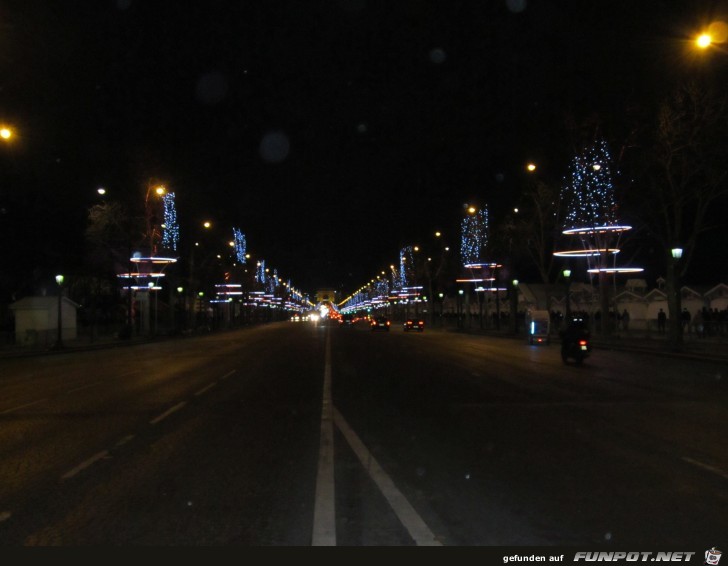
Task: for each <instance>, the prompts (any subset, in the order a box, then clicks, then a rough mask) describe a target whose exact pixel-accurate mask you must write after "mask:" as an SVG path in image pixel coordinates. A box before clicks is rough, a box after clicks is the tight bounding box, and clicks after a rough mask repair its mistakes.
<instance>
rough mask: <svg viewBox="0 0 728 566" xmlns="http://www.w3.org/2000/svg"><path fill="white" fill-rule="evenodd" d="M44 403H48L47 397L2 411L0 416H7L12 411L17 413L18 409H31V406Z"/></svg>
mask: <svg viewBox="0 0 728 566" xmlns="http://www.w3.org/2000/svg"><path fill="white" fill-rule="evenodd" d="M46 401H48V398H47V397H46V398H45V399H39V400H38V401H32V402H30V403H26V404H25V405H18V406H17V407H13V408H12V409H5V410H4V411H2V412H0V415H7V414H9V413H12V412H14V411H19V410H20V409H25V408H27V407H32V406H33V405H38V404H39V403H45V402H46Z"/></svg>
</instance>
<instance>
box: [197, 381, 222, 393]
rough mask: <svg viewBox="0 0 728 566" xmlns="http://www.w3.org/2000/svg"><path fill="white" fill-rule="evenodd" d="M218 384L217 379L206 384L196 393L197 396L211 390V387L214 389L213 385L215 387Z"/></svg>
mask: <svg viewBox="0 0 728 566" xmlns="http://www.w3.org/2000/svg"><path fill="white" fill-rule="evenodd" d="M216 385H217V382H216V381H213V382H212V383H211V384H210V385H206V386H205V387H203V388H202V389H200V390H199V391H198V392H197V393H195V397H199V396H200V395H202V394H203V393H204V392H205V391H209V390H210V389H212V388H213V387H215V386H216Z"/></svg>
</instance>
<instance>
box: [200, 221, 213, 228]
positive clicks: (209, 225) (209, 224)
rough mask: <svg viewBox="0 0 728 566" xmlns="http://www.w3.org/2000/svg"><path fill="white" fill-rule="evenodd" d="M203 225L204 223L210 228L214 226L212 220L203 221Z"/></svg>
mask: <svg viewBox="0 0 728 566" xmlns="http://www.w3.org/2000/svg"><path fill="white" fill-rule="evenodd" d="M202 225H203V226H204V227H205V228H208V229H209V228H211V227H212V222H209V221H205V222H203V223H202Z"/></svg>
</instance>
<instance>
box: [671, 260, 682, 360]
mask: <svg viewBox="0 0 728 566" xmlns="http://www.w3.org/2000/svg"><path fill="white" fill-rule="evenodd" d="M682 254H683V250H682V248H680V247H674V248H672V249H671V250H670V256H671V258H670V260H669V261H668V269H667V286H668V287H667V291H668V297H667V300H668V305H669V308H668V312H669V315H670V321H669V324H670V341H671V343H672V347H673V348H674V349H675V350H679V349H680V348H681V347H682V338H683V336H682V324H681V321H680V311H681V308H680V307H681V302H682V301H681V296H680V282H679V277H678V273H677V263H678V261H679V260H680V259H681V258H682Z"/></svg>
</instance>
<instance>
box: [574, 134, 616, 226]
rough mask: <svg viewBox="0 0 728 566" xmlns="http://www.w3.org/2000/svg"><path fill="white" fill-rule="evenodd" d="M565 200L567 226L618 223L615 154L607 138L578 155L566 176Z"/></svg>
mask: <svg viewBox="0 0 728 566" xmlns="http://www.w3.org/2000/svg"><path fill="white" fill-rule="evenodd" d="M561 200H562V202H563V203H564V204H565V206H566V210H567V213H566V218H565V219H564V229H565V230H566V229H572V228H576V227H580V228H581V227H584V226H611V225H613V224H616V218H617V205H616V202H615V199H614V185H613V183H612V157H611V155H610V154H609V148H608V146H607V143H606V141H604V140H600V141H597V142H595V143H594V144H592V145H591V146H589V147H587V148H586V149H585V150H584V151H583V153H581V154H580V155H577V156H575V157H574V159H573V160H572V162H571V164H570V166H569V172H568V174H567V176H566V178H565V179H564V186H563V187H562V190H561Z"/></svg>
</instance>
